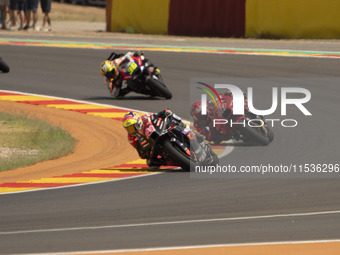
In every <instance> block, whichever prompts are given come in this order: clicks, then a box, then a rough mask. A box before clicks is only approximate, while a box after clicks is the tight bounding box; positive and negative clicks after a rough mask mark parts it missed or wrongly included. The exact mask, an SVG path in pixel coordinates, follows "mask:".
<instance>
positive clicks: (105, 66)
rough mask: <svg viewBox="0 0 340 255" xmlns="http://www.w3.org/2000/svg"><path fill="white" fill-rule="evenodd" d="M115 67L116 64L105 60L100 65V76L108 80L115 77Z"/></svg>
mask: <svg viewBox="0 0 340 255" xmlns="http://www.w3.org/2000/svg"><path fill="white" fill-rule="evenodd" d="M117 72H118V71H117V68H116V65H115V64H114V63H113V62H111V61H110V60H105V61H104V62H102V63H101V65H100V73H101V75H102V76H105V77H106V78H107V79H108V80H112V79H113V80H114V79H116V77H117Z"/></svg>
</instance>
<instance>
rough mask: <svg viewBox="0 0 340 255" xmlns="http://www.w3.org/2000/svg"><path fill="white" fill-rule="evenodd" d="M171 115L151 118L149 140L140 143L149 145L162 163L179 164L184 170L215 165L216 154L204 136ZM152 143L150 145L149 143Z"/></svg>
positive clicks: (217, 161)
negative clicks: (151, 130) (178, 121)
mask: <svg viewBox="0 0 340 255" xmlns="http://www.w3.org/2000/svg"><path fill="white" fill-rule="evenodd" d="M171 118H172V117H171V116H166V117H164V118H154V119H153V120H151V122H152V124H153V127H154V130H153V132H152V133H151V135H150V138H149V141H151V142H147V141H141V144H143V143H145V144H148V145H147V146H151V155H158V157H160V158H161V160H162V161H163V162H164V164H168V165H169V164H170V165H175V166H180V167H181V168H182V169H184V170H190V167H192V168H191V169H193V168H194V167H195V166H204V165H216V164H218V163H219V159H218V157H217V155H216V154H215V153H214V152H213V151H212V149H211V147H210V145H209V144H208V143H207V142H205V141H204V137H203V136H200V135H197V134H195V133H194V132H193V130H192V129H191V128H190V127H189V126H188V125H185V126H183V125H181V124H179V123H176V122H175V121H172V119H171ZM151 144H152V145H151Z"/></svg>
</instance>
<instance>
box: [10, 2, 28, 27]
mask: <svg viewBox="0 0 340 255" xmlns="http://www.w3.org/2000/svg"><path fill="white" fill-rule="evenodd" d="M9 9H10V16H11V26H10V27H9V28H8V29H9V30H16V24H17V20H18V16H17V15H18V14H19V19H20V25H19V28H18V30H22V29H23V26H24V22H25V14H24V9H25V0H10V2H9Z"/></svg>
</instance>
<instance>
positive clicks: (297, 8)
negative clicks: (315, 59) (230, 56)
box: [106, 0, 340, 39]
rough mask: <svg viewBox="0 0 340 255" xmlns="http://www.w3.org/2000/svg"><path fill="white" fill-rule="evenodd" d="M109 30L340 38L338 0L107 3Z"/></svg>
mask: <svg viewBox="0 0 340 255" xmlns="http://www.w3.org/2000/svg"><path fill="white" fill-rule="evenodd" d="M106 8H107V9H106V10H107V31H111V32H128V33H143V34H169V35H184V36H208V37H237V38H239V37H253V38H320V39H338V38H340V15H339V10H340V1H339V0H323V1H320V0H107V6H106Z"/></svg>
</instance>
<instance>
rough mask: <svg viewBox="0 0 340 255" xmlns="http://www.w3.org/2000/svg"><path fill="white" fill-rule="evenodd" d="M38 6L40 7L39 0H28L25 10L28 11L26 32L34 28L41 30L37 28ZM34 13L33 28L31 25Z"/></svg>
mask: <svg viewBox="0 0 340 255" xmlns="http://www.w3.org/2000/svg"><path fill="white" fill-rule="evenodd" d="M11 1H12V0H11ZM38 5H39V0H26V5H25V7H26V9H25V10H26V20H27V23H26V26H25V27H24V29H25V30H27V29H29V28H33V29H35V30H37V31H39V30H40V29H39V28H38V27H36V25H37V22H38ZM32 12H33V25H32V27H31V26H30V24H31V16H32Z"/></svg>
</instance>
